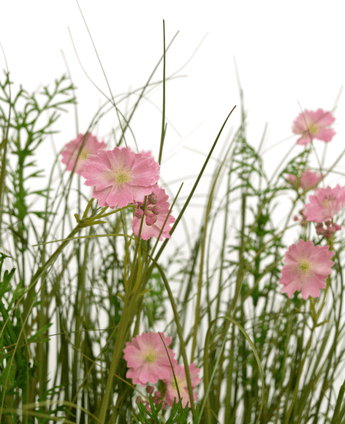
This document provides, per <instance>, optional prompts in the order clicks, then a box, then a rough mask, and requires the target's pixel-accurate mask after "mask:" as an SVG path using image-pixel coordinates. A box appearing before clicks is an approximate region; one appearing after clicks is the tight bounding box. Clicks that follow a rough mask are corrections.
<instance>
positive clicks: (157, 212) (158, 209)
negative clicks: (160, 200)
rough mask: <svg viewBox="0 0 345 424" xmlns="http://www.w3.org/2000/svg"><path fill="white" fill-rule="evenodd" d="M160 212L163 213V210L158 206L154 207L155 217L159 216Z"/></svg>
mask: <svg viewBox="0 0 345 424" xmlns="http://www.w3.org/2000/svg"><path fill="white" fill-rule="evenodd" d="M160 211H161V208H160V207H159V206H158V205H156V206H154V207H153V208H152V212H153V213H154V214H155V215H158V214H159V212H160Z"/></svg>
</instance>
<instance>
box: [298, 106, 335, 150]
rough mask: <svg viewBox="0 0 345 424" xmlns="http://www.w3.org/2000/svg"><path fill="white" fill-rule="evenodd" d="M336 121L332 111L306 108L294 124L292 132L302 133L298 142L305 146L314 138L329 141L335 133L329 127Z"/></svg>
mask: <svg viewBox="0 0 345 424" xmlns="http://www.w3.org/2000/svg"><path fill="white" fill-rule="evenodd" d="M334 121H335V118H333V116H332V114H331V112H324V111H323V110H322V109H318V110H317V111H316V112H313V111H309V110H305V111H304V112H302V113H300V114H299V115H298V117H297V118H296V119H295V121H294V123H293V125H292V132H294V133H295V134H301V135H302V137H300V138H299V139H298V140H297V144H300V145H302V146H304V145H306V144H308V143H310V142H311V141H312V140H313V139H314V138H317V139H318V140H323V141H325V142H326V143H328V142H329V141H331V140H332V138H333V136H334V134H335V131H334V130H332V129H331V128H328V127H329V125H331V124H333V122H334Z"/></svg>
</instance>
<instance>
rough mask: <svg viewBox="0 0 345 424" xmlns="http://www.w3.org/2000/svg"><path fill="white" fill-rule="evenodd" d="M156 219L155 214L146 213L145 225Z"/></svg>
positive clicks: (152, 222)
mask: <svg viewBox="0 0 345 424" xmlns="http://www.w3.org/2000/svg"><path fill="white" fill-rule="evenodd" d="M156 221H157V217H156V215H146V225H153V224H154V223H155V222H156Z"/></svg>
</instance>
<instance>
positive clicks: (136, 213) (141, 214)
mask: <svg viewBox="0 0 345 424" xmlns="http://www.w3.org/2000/svg"><path fill="white" fill-rule="evenodd" d="M143 213H144V211H143V210H142V209H136V210H135V212H134V216H135V217H136V218H138V219H141V217H142V216H143Z"/></svg>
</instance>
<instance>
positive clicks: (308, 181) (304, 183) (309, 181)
mask: <svg viewBox="0 0 345 424" xmlns="http://www.w3.org/2000/svg"><path fill="white" fill-rule="evenodd" d="M324 176H325V174H321V175H317V173H316V172H312V171H311V170H310V169H306V170H305V171H304V172H303V174H302V176H301V179H300V183H299V187H302V188H303V189H304V190H310V189H311V188H312V187H313V186H316V185H317V184H318V183H319V182H320V181H321V180H322V178H323V177H324ZM287 180H288V181H289V182H290V183H291V184H293V185H294V187H295V188H296V187H297V177H296V175H292V174H288V175H287Z"/></svg>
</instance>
